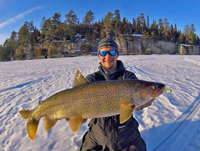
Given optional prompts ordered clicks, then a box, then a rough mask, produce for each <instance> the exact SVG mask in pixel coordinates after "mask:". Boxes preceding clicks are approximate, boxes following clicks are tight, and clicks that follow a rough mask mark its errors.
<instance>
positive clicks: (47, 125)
mask: <svg viewBox="0 0 200 151" xmlns="http://www.w3.org/2000/svg"><path fill="white" fill-rule="evenodd" d="M42 120H43V123H44V129H45V131H46V132H48V131H49V130H50V129H51V128H52V127H53V126H54V125H55V124H56V122H57V119H52V118H49V117H43V118H42Z"/></svg>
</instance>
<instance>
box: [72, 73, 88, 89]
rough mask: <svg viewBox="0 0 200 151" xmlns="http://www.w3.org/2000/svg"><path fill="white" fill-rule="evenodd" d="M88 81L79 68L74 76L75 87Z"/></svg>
mask: <svg viewBox="0 0 200 151" xmlns="http://www.w3.org/2000/svg"><path fill="white" fill-rule="evenodd" d="M86 83H88V81H87V80H86V79H85V78H84V76H83V75H82V74H81V73H80V71H79V70H77V71H76V75H75V78H74V87H75V86H78V85H82V84H86Z"/></svg>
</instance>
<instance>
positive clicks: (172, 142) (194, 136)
mask: <svg viewBox="0 0 200 151" xmlns="http://www.w3.org/2000/svg"><path fill="white" fill-rule="evenodd" d="M199 117H200V94H199V96H198V97H197V98H196V99H195V101H194V103H193V104H192V105H191V106H190V107H189V108H188V109H187V110H186V112H185V113H184V114H183V115H182V116H181V117H179V118H178V119H177V120H176V121H175V122H174V123H173V124H171V125H170V126H169V128H168V129H166V130H165V131H164V132H163V133H161V134H160V135H159V136H158V137H157V138H155V139H154V140H152V141H150V142H149V144H148V150H150V151H166V150H167V151H174V150H179V151H197V150H200V145H199V142H198V140H199V139H200V121H199V120H198V119H199ZM163 136H166V137H163ZM151 144H153V145H154V146H151Z"/></svg>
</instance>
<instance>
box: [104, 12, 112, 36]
mask: <svg viewBox="0 0 200 151" xmlns="http://www.w3.org/2000/svg"><path fill="white" fill-rule="evenodd" d="M112 20H113V14H112V13H111V12H108V13H107V15H106V16H105V18H104V21H103V23H104V32H105V33H106V36H110V35H112V34H113V33H112V31H113V28H112Z"/></svg>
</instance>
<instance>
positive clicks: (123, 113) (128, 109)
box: [120, 104, 135, 124]
mask: <svg viewBox="0 0 200 151" xmlns="http://www.w3.org/2000/svg"><path fill="white" fill-rule="evenodd" d="M134 108H135V107H132V106H128V105H124V104H122V105H121V106H120V124H122V123H124V122H126V121H127V120H128V119H129V118H130V117H131V115H132V112H133V110H134Z"/></svg>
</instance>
